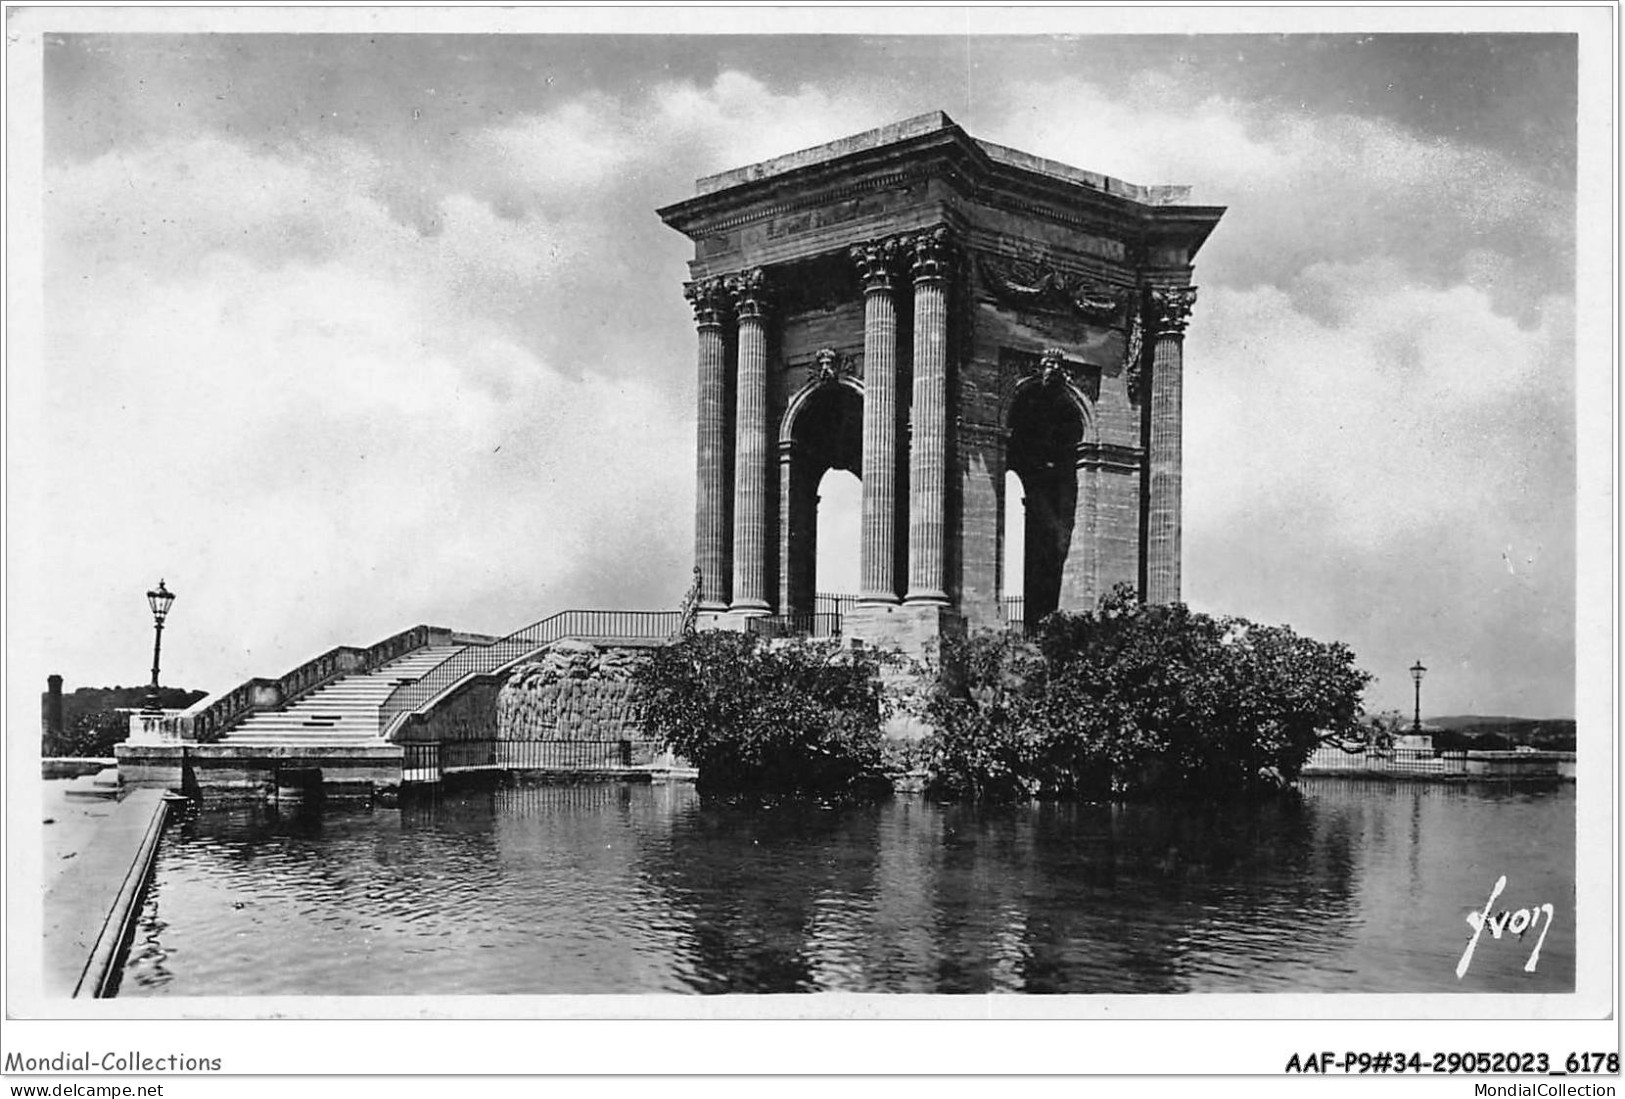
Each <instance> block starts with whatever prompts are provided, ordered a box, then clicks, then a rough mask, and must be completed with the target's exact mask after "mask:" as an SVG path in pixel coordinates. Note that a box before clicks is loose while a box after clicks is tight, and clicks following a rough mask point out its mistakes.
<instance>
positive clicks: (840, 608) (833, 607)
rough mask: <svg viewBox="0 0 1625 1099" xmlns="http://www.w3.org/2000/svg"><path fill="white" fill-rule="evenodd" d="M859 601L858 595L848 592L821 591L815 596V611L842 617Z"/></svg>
mask: <svg viewBox="0 0 1625 1099" xmlns="http://www.w3.org/2000/svg"><path fill="white" fill-rule="evenodd" d="M857 602H858V597H857V596H855V595H852V594H849V593H847V592H835V591H821V592H819V593H818V594H817V595H815V596H814V597H813V612H814V613H815V614H833V615H835V616H836V617H840V616H842V615H844V614H846V613H847V612H848V611H850V610H851V609H852V608H853V607H854V606H855V605H856V604H857Z"/></svg>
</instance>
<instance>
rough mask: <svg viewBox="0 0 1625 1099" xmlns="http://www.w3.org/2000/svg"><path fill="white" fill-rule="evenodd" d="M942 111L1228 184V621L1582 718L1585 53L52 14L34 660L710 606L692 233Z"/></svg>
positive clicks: (1201, 509) (1057, 147) (23, 481)
mask: <svg viewBox="0 0 1625 1099" xmlns="http://www.w3.org/2000/svg"><path fill="white" fill-rule="evenodd" d="M936 109H942V110H945V111H947V112H948V114H949V115H950V116H952V117H953V119H954V120H955V121H956V122H958V123H959V124H960V125H962V126H963V127H964V128H965V129H966V130H968V131H969V132H970V133H971V134H972V135H973V136H976V137H980V138H984V139H986V140H990V141H993V142H997V143H999V144H1003V145H1008V146H1013V147H1015V148H1018V149H1022V150H1025V151H1028V152H1031V153H1035V154H1038V155H1041V156H1045V157H1050V158H1053V159H1056V160H1060V161H1063V162H1066V163H1069V164H1073V165H1077V166H1079V167H1082V168H1087V169H1091V170H1095V171H1100V172H1105V173H1108V174H1110V175H1114V176H1118V177H1120V178H1123V179H1127V180H1129V181H1132V182H1135V183H1144V184H1157V183H1184V184H1190V185H1192V186H1193V188H1194V190H1193V193H1192V196H1191V198H1192V201H1194V202H1200V203H1204V204H1217V205H1224V206H1227V207H1229V212H1228V213H1227V214H1226V216H1225V218H1224V220H1223V221H1222V222H1221V223H1220V226H1219V228H1218V230H1217V231H1216V232H1215V233H1214V234H1213V236H1212V238H1211V239H1210V241H1209V243H1208V244H1207V246H1206V247H1205V248H1204V249H1203V251H1202V253H1201V254H1200V256H1199V257H1198V261H1197V266H1196V280H1195V281H1196V282H1197V283H1198V284H1199V286H1200V287H1201V296H1200V299H1199V301H1198V305H1197V309H1196V312H1195V314H1194V316H1193V319H1192V322H1191V328H1190V332H1189V336H1188V338H1187V341H1186V358H1185V362H1186V391H1185V409H1186V422H1185V487H1184V501H1185V540H1184V576H1185V596H1186V599H1187V600H1188V601H1189V602H1190V603H1191V604H1192V605H1193V606H1195V607H1197V608H1198V609H1201V610H1205V611H1211V612H1217V613H1233V614H1239V615H1244V616H1247V617H1249V618H1253V619H1255V620H1260V621H1266V622H1276V623H1288V624H1290V625H1292V626H1293V627H1295V628H1296V629H1298V630H1299V631H1301V632H1304V633H1307V634H1310V635H1312V636H1315V637H1320V638H1324V639H1341V640H1343V641H1346V642H1348V643H1349V644H1350V645H1351V646H1353V648H1354V649H1355V651H1356V653H1357V654H1358V655H1359V657H1360V660H1361V663H1362V665H1363V666H1364V667H1366V668H1367V669H1369V670H1370V671H1372V672H1374V673H1375V674H1376V675H1377V676H1378V677H1379V682H1378V683H1377V684H1376V686H1375V687H1374V688H1373V689H1372V691H1371V693H1370V695H1369V700H1370V702H1371V704H1372V706H1373V708H1385V707H1398V708H1403V709H1405V710H1406V711H1407V712H1408V711H1409V708H1410V698H1411V686H1410V682H1409V677H1408V676H1407V674H1406V672H1405V668H1406V667H1407V666H1408V665H1409V664H1410V663H1411V662H1412V661H1414V660H1416V659H1417V658H1418V657H1420V658H1421V659H1422V660H1423V661H1424V662H1425V663H1426V664H1427V665H1428V666H1429V668H1430V669H1432V670H1431V672H1430V674H1429V677H1428V681H1427V685H1426V688H1425V698H1424V710H1425V711H1426V712H1428V713H1432V714H1443V713H1465V712H1476V713H1495V714H1502V713H1504V714H1514V715H1526V716H1569V715H1572V714H1573V713H1574V701H1573V695H1574V685H1575V672H1574V668H1575V657H1574V640H1573V639H1574V632H1575V567H1574V555H1575V549H1576V539H1575V533H1574V531H1575V514H1576V505H1575V462H1576V444H1575V351H1574V346H1575V344H1574V331H1573V326H1574V318H1575V291H1576V286H1575V274H1574V264H1575V241H1574V230H1573V225H1574V213H1575V183H1576V136H1575V126H1576V123H1575V119H1576V52H1575V40H1574V39H1573V38H1571V37H1566V36H1555V35H1554V36H1502V37H1493V36H1482V35H1454V36H1440V37H1401V36H1343V37H1313V36H1307V37H1306V36H1298V37H1279V36H1269V37H1265V36H1254V37H1246V36H1198V37H1192V36H1172V35H1169V36H1160V37H1087V36H1083V37H1080V36H1067V37H1062V36H1036V35H1035V36H1029V37H1020V38H1017V37H986V36H979V37H966V36H959V35H954V36H941V37H925V36H912V37H880V36H868V37H859V36H843V37H799V38H792V37H773V36H728V37H717V36H694V37H682V36H643V37H630V36H627V37H618V36H613V35H592V36H551V37H549V36H536V35H458V36H439V35H388V34H373V35H325V36H315V35H210V36H185V35H182V36H160V35H104V36H102V35H75V34H67V35H47V36H46V39H45V45H44V119H43V120H44V188H45V193H44V214H45V222H44V237H43V255H44V259H45V265H44V300H45V317H44V321H45V324H44V330H43V365H42V367H41V368H39V369H37V370H35V371H34V372H31V373H27V374H24V375H21V376H19V375H18V374H17V373H16V368H14V371H13V377H12V383H13V384H12V400H11V404H10V407H9V412H8V419H9V425H8V426H9V431H10V435H9V440H10V441H9V444H8V458H9V463H10V490H11V496H10V504H9V514H8V518H9V520H10V525H9V538H8V551H7V552H8V568H9V569H10V598H11V601H12V612H11V613H12V622H11V625H10V628H11V630H12V631H13V637H14V638H15V636H16V633H17V631H18V629H19V628H20V627H27V628H29V629H30V630H32V631H34V632H35V634H36V636H34V637H31V639H30V648H31V649H34V650H37V652H31V653H30V656H31V657H32V656H33V655H37V656H38V658H39V667H38V672H39V675H40V676H43V673H44V672H46V671H55V672H59V673H60V674H62V675H63V676H64V677H65V678H66V680H67V685H68V687H69V688H70V689H72V688H73V687H77V686H87V685H95V686H99V685H104V684H113V683H123V684H131V683H140V682H144V681H145V680H146V678H147V674H148V667H149V663H150V647H151V619H150V616H149V615H148V614H147V611H146V606H145V601H144V599H143V593H144V592H145V591H146V589H147V588H149V587H151V586H152V585H153V584H155V583H156V582H157V580H158V579H159V577H160V576H162V577H163V578H164V579H165V580H166V581H167V582H168V583H169V585H170V587H172V588H173V589H174V590H175V591H176V592H177V593H178V599H177V602H176V604H175V609H174V612H173V614H172V616H171V620H170V624H169V628H168V629H167V630H166V633H165V656H164V681H165V682H166V683H169V684H176V685H184V686H189V687H198V688H203V689H207V690H209V691H211V692H219V691H222V690H227V689H230V688H231V687H233V686H235V685H236V684H237V683H238V682H240V681H242V680H243V679H244V678H246V677H248V676H251V675H264V676H275V675H280V674H282V673H283V672H285V671H287V670H289V669H290V668H292V667H294V666H295V665H297V664H299V663H300V662H301V661H303V660H304V659H306V658H308V657H310V656H313V655H315V654H316V653H318V652H319V651H322V650H324V649H326V648H328V647H330V646H333V645H337V644H355V645H367V644H371V643H372V642H374V641H377V640H380V639H381V638H383V637H385V636H387V635H389V634H391V633H394V632H396V631H398V630H400V629H403V628H405V627H407V626H410V625H413V624H415V623H418V622H429V623H435V624H443V625H448V626H452V627H455V628H459V629H465V630H475V631H485V632H494V633H505V632H508V631H510V630H513V629H516V628H519V627H521V626H524V625H526V624H528V623H530V622H532V621H534V620H536V619H539V618H542V617H544V616H546V615H548V614H551V613H553V612H554V611H557V610H562V609H566V608H570V607H595V606H597V607H612V606H613V607H647V608H665V607H674V606H675V605H676V604H677V602H678V600H679V599H680V597H681V595H682V593H683V590H684V588H685V587H686V585H687V580H688V570H689V567H690V565H691V563H692V562H691V554H692V542H693V530H692V524H693V518H692V514H693V494H694V483H693V479H694V461H693V446H694V384H695V378H694V369H695V368H694V346H695V340H694V329H693V322H692V317H691V315H690V312H689V309H688V307H687V304H686V303H685V302H684V300H683V297H682V292H681V284H682V282H683V280H684V278H685V275H686V268H685V260H686V259H687V258H689V256H690V255H691V254H692V253H691V245H690V244H689V242H688V241H686V240H685V239H684V238H683V237H681V236H680V235H679V234H677V233H675V232H673V231H672V230H670V229H668V228H666V227H665V226H664V225H662V224H661V223H660V221H659V219H658V218H657V217H656V216H655V213H654V211H655V209H656V208H657V207H659V206H663V205H666V204H668V203H671V202H674V201H677V200H680V199H682V198H685V197H687V196H689V195H691V194H692V193H693V183H694V180H695V178H696V177H698V176H701V175H706V174H710V173H713V172H717V171H721V170H725V169H728V168H732V167H737V166H740V165H743V164H747V163H750V162H753V161H757V160H761V159H764V158H767V157H770V156H774V155H777V154H781V153H786V152H790V151H793V150H796V149H800V148H804V147H807V146H810V145H814V144H817V143H820V142H824V141H829V140H832V139H835V138H839V137H842V136H845V135H848V134H852V133H856V132H859V131H862V130H865V129H869V128H872V127H875V126H879V125H883V124H885V123H889V122H894V121H897V120H899V119H902V118H905V117H908V116H911V115H915V114H919V113H922V112H925V111H929V110H936ZM826 586H829V585H826ZM12 651H13V655H14V656H15V655H16V651H17V650H16V645H15V644H14V645H13V647H12ZM25 667H26V670H27V672H28V674H29V675H30V676H31V677H32V676H33V674H34V672H35V670H36V669H35V667H34V665H33V664H32V663H29V664H27V665H25ZM18 670H21V669H20V668H18V667H17V666H16V665H14V673H15V672H16V671H18ZM40 687H41V688H43V681H42V680H41V681H40Z"/></svg>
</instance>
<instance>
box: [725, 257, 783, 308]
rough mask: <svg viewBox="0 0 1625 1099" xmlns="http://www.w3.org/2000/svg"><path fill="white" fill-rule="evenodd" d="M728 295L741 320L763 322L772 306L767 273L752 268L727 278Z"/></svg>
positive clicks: (758, 268)
mask: <svg viewBox="0 0 1625 1099" xmlns="http://www.w3.org/2000/svg"><path fill="white" fill-rule="evenodd" d="M726 280H727V286H728V293H729V295H730V296H731V297H732V298H733V304H734V311H735V312H736V313H738V314H739V319H740V320H761V319H762V318H764V317H766V316H767V311H768V309H769V308H770V307H771V305H772V299H771V295H770V290H771V286H770V284H769V282H768V278H767V272H766V271H765V270H763V269H762V268H760V267H752V268H749V269H748V270H745V271H740V272H738V273H737V274H733V275H728V276H726Z"/></svg>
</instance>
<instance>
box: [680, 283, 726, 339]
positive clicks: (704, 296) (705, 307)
mask: <svg viewBox="0 0 1625 1099" xmlns="http://www.w3.org/2000/svg"><path fill="white" fill-rule="evenodd" d="M683 297H685V298H687V299H688V304H689V305H691V306H693V308H694V324H695V326H696V327H699V328H716V327H718V326H720V325H721V324H722V322H723V319H724V318H725V316H726V315H727V313H728V312H729V311H730V309H731V308H732V302H731V300H730V298H729V295H728V288H727V284H726V282H725V281H724V280H723V279H722V278H721V277H720V276H718V277H714V278H709V279H697V280H695V281H694V282H685V283H684V284H683Z"/></svg>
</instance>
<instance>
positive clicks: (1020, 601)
mask: <svg viewBox="0 0 1625 1099" xmlns="http://www.w3.org/2000/svg"><path fill="white" fill-rule="evenodd" d="M999 617H1001V618H1003V619H1004V626H1005V629H1007V630H1009V631H1010V632H1012V633H1015V634H1021V635H1024V634H1026V632H1027V600H1026V598H1025V597H1024V596H1020V595H1007V596H1005V597H1004V598H1002V599H1000V600H999Z"/></svg>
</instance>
